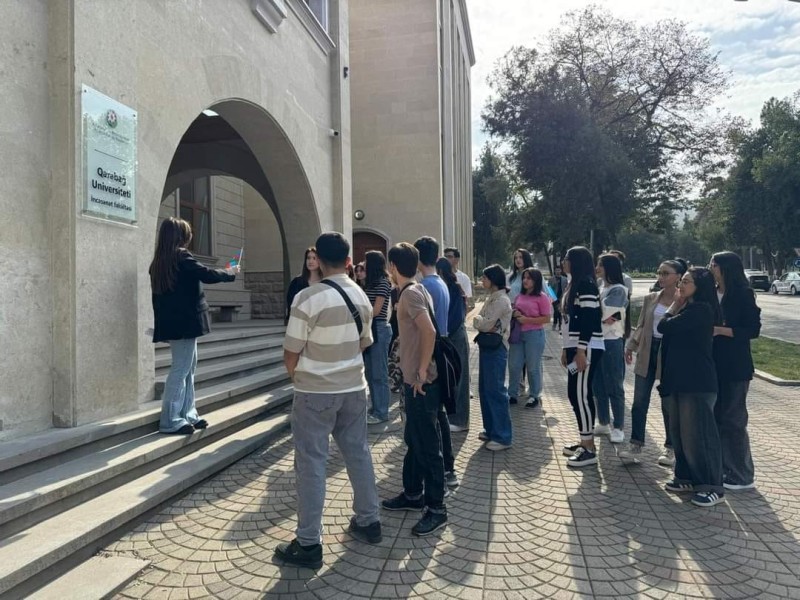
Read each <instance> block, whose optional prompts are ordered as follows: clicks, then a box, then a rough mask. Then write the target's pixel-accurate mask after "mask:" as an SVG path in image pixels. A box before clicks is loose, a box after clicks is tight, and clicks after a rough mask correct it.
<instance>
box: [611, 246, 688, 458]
mask: <svg viewBox="0 0 800 600" xmlns="http://www.w3.org/2000/svg"><path fill="white" fill-rule="evenodd" d="M687 266H688V265H687V264H686V261H684V260H682V259H680V258H676V259H675V260H665V261H664V262H663V263H661V265H660V266H659V267H658V272H657V274H658V284H659V287H660V288H661V291H660V292H652V293H650V294H648V295H647V296H645V298H644V304H643V305H642V312H641V313H639V323H638V324H637V326H636V331H634V332H633V334H631V337H630V339H629V340H628V345H627V348H626V349H625V362H626V363H627V364H629V365H630V364H631V363H632V362H633V354H634V353H636V365H635V366H634V368H633V371H634V373H635V375H636V377H635V379H634V386H633V407H632V408H631V439H630V443H628V444H627V446H626V447H625V448H624V449H623V450H621V451H620V453H619V456H620V458H622V459H626V460H632V461H635V462H636V461H638V459H639V458H640V457H641V455H642V446H644V432H645V426H646V424H647V411H648V409H649V408H650V395H651V393H652V391H653V385H654V384H655V382H656V380H660V379H661V360H660V350H661V334H660V333H659V332H658V329H657V327H658V324H659V323H660V322H661V319H662V318H663V317H664V314H665V313H666V312H667V308H669V306H670V304H672V300H673V298H674V296H675V290H676V289H677V285H678V281H680V279H681V276H682V275H683V274H684V273H685V272H686V268H687ZM661 413H662V415H663V417H664V430H665V431H666V435H665V441H664V452H663V453H662V454H661V456H659V457H658V464H660V465H662V466H665V467H671V466H673V465H674V464H675V454H674V452H673V450H672V442H671V441H670V439H669V415H668V414H667V410H666V405H665V404H664V403H663V402H662V404H661Z"/></svg>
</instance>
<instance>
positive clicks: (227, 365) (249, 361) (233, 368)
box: [156, 350, 283, 385]
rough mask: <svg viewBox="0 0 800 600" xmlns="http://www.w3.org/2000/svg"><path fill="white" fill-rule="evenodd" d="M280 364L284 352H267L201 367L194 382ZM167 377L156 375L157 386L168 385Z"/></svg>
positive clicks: (165, 374) (196, 372)
mask: <svg viewBox="0 0 800 600" xmlns="http://www.w3.org/2000/svg"><path fill="white" fill-rule="evenodd" d="M280 362H283V350H281V351H279V352H278V351H275V352H265V353H263V354H261V355H259V356H254V357H250V358H246V359H242V358H237V359H232V360H229V361H225V362H224V363H219V364H216V365H205V366H204V365H200V366H198V368H197V370H196V371H195V375H194V380H195V383H197V382H198V381H208V380H209V379H217V378H218V377H224V376H226V375H232V374H234V373H238V372H240V371H247V370H250V369H257V368H259V367H266V366H268V365H274V364H276V363H280ZM167 375H168V373H161V374H158V375H156V384H162V385H163V384H164V383H166V380H167Z"/></svg>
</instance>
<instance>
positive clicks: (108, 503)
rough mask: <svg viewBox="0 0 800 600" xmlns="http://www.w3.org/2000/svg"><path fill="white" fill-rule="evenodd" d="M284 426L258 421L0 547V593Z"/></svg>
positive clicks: (281, 419) (278, 419)
mask: <svg viewBox="0 0 800 600" xmlns="http://www.w3.org/2000/svg"><path fill="white" fill-rule="evenodd" d="M288 425H289V416H288V415H276V416H274V417H271V418H269V419H266V420H264V421H259V422H257V423H254V424H253V425H250V426H248V427H246V428H244V429H241V430H240V431H237V432H235V433H233V434H231V435H230V436H228V437H226V438H224V439H222V440H219V441H217V442H213V443H211V444H209V445H208V446H205V447H203V448H201V449H199V450H198V451H197V452H195V453H192V454H189V455H187V456H185V457H183V458H181V459H179V460H177V461H175V462H173V463H170V464H168V465H165V466H164V467H161V468H159V469H156V470H155V471H152V472H150V473H148V474H146V475H144V476H142V477H140V478H138V479H135V480H133V481H131V482H129V483H127V484H125V485H123V486H121V487H119V488H116V489H114V490H111V491H109V492H106V493H105V494H102V495H100V496H98V497H96V498H93V499H92V500H89V501H88V502H84V503H83V504H80V505H78V506H76V507H74V508H71V509H69V510H67V511H64V512H63V513H60V514H58V515H55V516H54V517H52V518H50V519H47V520H46V521H43V522H41V523H39V524H37V525H35V526H33V527H31V528H30V529H28V530H26V531H25V532H23V533H21V534H19V535H18V536H16V539H13V538H12V539H10V540H6V541H5V544H4V545H3V546H1V547H0V594H2V593H5V592H7V591H9V590H11V589H12V588H14V587H16V586H18V585H19V584H21V583H23V582H25V581H27V580H28V579H30V578H31V577H34V576H36V575H37V574H38V573H41V572H42V571H43V570H45V569H47V568H48V567H50V566H52V565H54V564H56V563H57V562H59V561H61V560H63V559H65V558H67V557H68V556H69V555H70V554H72V553H74V552H75V551H77V550H78V549H80V548H84V547H86V546H89V545H90V544H92V543H94V542H96V541H97V540H99V539H101V538H102V537H103V536H104V535H106V534H109V533H111V532H112V531H114V530H116V529H118V528H119V527H121V526H123V525H124V524H126V523H128V522H130V521H131V520H133V519H135V518H136V517H138V516H140V515H142V514H144V513H145V512H147V511H148V510H150V509H152V508H155V507H157V506H158V505H160V504H162V503H163V502H165V501H167V500H169V498H171V497H173V496H175V495H176V494H179V493H180V492H182V491H184V490H186V489H187V488H189V487H191V486H193V485H195V484H196V483H199V482H200V481H202V480H203V479H206V478H207V477H210V476H211V475H213V474H214V473H216V472H218V471H220V470H222V469H223V468H225V467H226V466H228V465H230V464H232V463H233V462H235V461H237V460H239V459H240V458H242V457H243V456H245V455H247V454H249V453H251V452H253V451H254V450H256V449H257V448H259V447H260V446H262V445H263V444H264V443H266V441H268V440H269V439H270V438H271V437H272V436H274V435H277V434H278V433H280V432H281V431H283V430H284V428H286V427H288Z"/></svg>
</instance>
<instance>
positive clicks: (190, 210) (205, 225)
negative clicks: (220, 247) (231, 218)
mask: <svg viewBox="0 0 800 600" xmlns="http://www.w3.org/2000/svg"><path fill="white" fill-rule="evenodd" d="M177 191H178V207H179V208H178V215H179V216H180V218H181V219H183V220H184V221H188V222H189V224H190V225H191V226H192V243H191V244H190V245H189V250H191V251H192V252H194V253H196V254H200V255H201V256H211V178H210V177H200V178H198V179H195V180H194V181H192V182H191V183H185V184H183V185H182V186H180V187H179V188H178V190H177Z"/></svg>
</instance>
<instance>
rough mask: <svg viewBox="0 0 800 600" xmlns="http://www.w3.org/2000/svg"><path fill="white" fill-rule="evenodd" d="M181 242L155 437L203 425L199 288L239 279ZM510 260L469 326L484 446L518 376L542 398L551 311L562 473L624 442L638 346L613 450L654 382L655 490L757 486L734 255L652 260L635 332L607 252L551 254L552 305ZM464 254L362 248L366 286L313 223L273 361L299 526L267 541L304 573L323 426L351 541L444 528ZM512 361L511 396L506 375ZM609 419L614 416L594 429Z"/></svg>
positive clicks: (167, 248)
mask: <svg viewBox="0 0 800 600" xmlns="http://www.w3.org/2000/svg"><path fill="white" fill-rule="evenodd" d="M191 235H192V234H191V227H190V226H189V224H188V223H187V222H185V221H182V220H180V219H175V218H169V219H166V220H165V221H164V222H163V223H162V225H161V228H160V230H159V235H158V242H157V247H156V252H155V256H154V259H153V262H152V264H151V267H150V275H151V283H152V287H153V310H154V317H155V328H154V336H153V341H154V342H158V341H167V342H169V344H170V348H171V352H172V359H173V361H172V366H171V369H170V372H169V375H168V377H167V382H166V385H165V389H164V396H163V400H162V414H161V421H160V430H161V431H162V432H164V433H177V434H191V433H193V432H194V431H195V430H197V429H204V428H206V427H208V426H209V423H208V422H206V420H205V419H202V418H201V417H200V416H199V414H198V413H197V410H196V407H195V402H194V371H195V369H196V365H197V338H198V337H200V336H201V335H204V334H206V333H208V331H209V318H208V305H207V303H206V300H205V296H204V293H203V288H202V283H217V282H221V281H232V280H234V279H235V277H236V274H237V273H238V266H234V267H231V268H228V269H210V268H208V267H205V266H204V265H202V264H201V263H199V262H198V261H197V260H196V259H195V258H194V257H193V256H192V255H191V253H190V252H189V251H188V249H187V248H188V246H189V244H190V242H191ZM515 254H516V256H515V261H514V269H512V273H511V275H510V276H507V274H506V272H505V271H504V269H503V268H502V267H500V266H499V265H491V266H489V267H487V268H486V269H484V270H483V273H482V278H481V284H482V286H483V287H484V288H485V290H486V291H487V292H488V297H487V298H486V301H485V302H484V304H483V306H482V308H481V310H480V312H479V314H478V315H476V316H475V317H474V319H473V323H472V325H473V327H474V328H475V329H476V330H477V331H478V332H479V333H478V336H477V337H476V338H475V341H476V342H477V343H478V346H479V385H478V388H479V396H480V408H481V417H482V424H483V429H482V431H481V432H480V433H479V436H478V437H479V438H480V439H482V440H483V441H484V442H485V444H484V448H485V449H486V450H489V451H501V450H506V449H508V448H510V447H511V445H512V424H511V418H510V411H509V404H510V403H511V402H513V401H514V399H515V398H516V397H517V396H521V395H522V394H521V393H520V386H521V385H522V373H523V369H526V370H527V379H528V382H529V394H528V403H527V404H526V406H531V407H535V406H537V405H538V403H539V402H540V401H541V394H542V372H541V358H542V353H543V350H544V346H545V340H544V337H545V332H544V329H545V326H546V324H547V323H549V322H550V319H551V318H552V319H553V325H554V328H555V327H559V328H561V329H562V337H563V349H562V354H561V363H562V365H563V366H564V367H565V368H567V370H568V384H567V395H568V398H569V401H570V403H571V405H572V407H573V410H574V412H575V416H576V420H577V423H578V435H579V438H580V441H579V443H577V444H574V445H567V446H565V447H564V454H565V455H566V456H567V457H568V459H567V464H568V466H569V467H573V468H577V467H585V466H588V465H592V464H596V463H597V453H596V449H595V436H596V435H599V434H601V433H607V434H608V435H609V436H610V437H611V441H622V440H620V439H618V436H617V437H615V436H614V435H613V434H614V432H615V431H619V432H620V434H621V432H622V428H623V425H624V395H623V391H622V390H623V387H622V378H623V377H624V372H625V363H626V362H627V363H628V364H631V363H632V362H633V355H634V354H636V363H635V367H634V370H635V374H636V379H635V387H634V402H633V409H632V416H633V427H632V433H631V440H630V443H629V444H628V446H627V447H626V448H625V449H624V450H623V451H621V452H620V453H619V454H620V456H621V457H622V458H624V459H629V460H638V459H639V457H640V455H641V448H642V446H643V445H644V432H645V423H646V416H647V410H648V407H649V403H650V394H651V391H652V388H653V386H654V385H655V382H656V381H659V386H658V391H659V393H660V395H661V398H662V400H661V402H662V413H663V415H664V424H665V430H666V442H665V448H666V451H665V454H664V455H662V457H660V458H659V461H660V462H661V463H662V464H664V463H666V464H671V463H672V457H673V456H674V468H675V477H674V479H673V480H672V481H670V482H669V483H668V484H667V485H666V489H667V490H668V491H671V492H676V493H683V492H693V493H694V496H693V498H692V502H693V503H694V504H697V505H699V506H713V505H714V504H717V503H718V502H720V501H721V500H722V498H723V495H724V490H725V489H726V488H727V489H747V488H750V487H752V486H753V485H754V473H753V463H752V458H751V456H750V448H749V439H748V436H747V428H746V427H747V409H746V397H747V392H748V387H749V382H750V380H751V379H752V375H753V362H752V357H751V355H750V340H751V339H752V338H754V337H757V336H758V334H759V331H760V316H759V315H760V310H759V309H758V307H757V306H756V303H755V298H754V294H753V292H752V290H751V289H750V288H749V285H748V282H747V279H746V278H745V276H744V271H743V268H742V263H741V260H740V259H739V257H738V256H737V255H735V254H733V253H731V252H721V253H717V254H715V255H714V256H713V257H712V260H711V262H710V264H709V266H708V268H700V267H693V268H687V265H686V263H685V262H684V261H681V260H680V259H676V260H667V261H664V262H663V263H662V264H661V266H660V267H659V271H658V278H659V287H660V291H658V292H653V293H651V294H650V295H648V296H647V297H646V298H645V302H644V306H643V309H642V312H641V314H640V317H639V322H638V326H637V328H636V330H635V332H634V333H633V334H632V335H630V336H629V337H628V336H627V327H626V326H625V323H626V321H627V319H626V316H627V308H628V303H629V300H630V293H629V292H628V289H626V288H627V286H626V285H625V283H626V280H625V275H624V274H623V273H622V264H621V261H620V259H619V257H618V256H617V255H615V254H612V253H606V254H603V255H601V256H600V257H599V259H598V261H597V263H596V264H595V262H594V261H593V258H592V255H591V253H590V252H589V250H587V249H586V248H583V247H573V248H571V249H570V250H569V251H568V252H567V254H566V255H565V257H564V259H563V261H562V265H561V267H562V268H563V273H564V275H565V276H566V277H565V280H561V279H559V278H560V277H561V276H560V275H559V274H556V276H555V278H554V279H555V281H554V280H551V281H550V286H551V287H552V288H553V289H557V290H558V291H559V292H562V293H561V294H560V298H559V299H558V300H557V301H556V302H555V303H551V300H552V298H551V296H549V295H548V294H547V293H546V292H545V291H544V290H543V287H544V282H543V277H542V274H541V272H540V271H539V270H538V269H535V268H534V267H533V266H532V264H531V262H530V255H528V256H527V257H526V256H525V254H524V253H523V252H521V251H518V252H517V253H515ZM458 258H459V254H458V250H457V249H455V248H446V249H445V256H444V257H440V256H439V244H438V242H437V241H436V240H435V239H433V238H430V237H427V236H426V237H422V238H419V239H418V240H417V241H416V242H415V243H414V244H413V245H412V244H408V243H400V244H397V245H395V246H393V247H392V248H391V249H390V250H389V252H388V255H387V257H385V258H384V256H383V254H382V253H380V252H369V253H367V257H366V260H365V264H364V266H365V272H366V278H365V285H364V289H362V287H361V286H360V285H359V284H358V283H357V282H356V281H355V279H354V278H353V277H352V276H351V275H349V274H348V271H349V268H348V267H350V266H351V265H352V263H351V261H350V244H349V242H348V241H347V240H346V239H345V238H344V236H342V235H341V234H340V233H336V232H330V233H324V234H322V235H321V236H320V237H319V238H318V239H317V241H316V244H315V246H314V247H312V248H309V249H308V250H307V251H306V254H305V257H304V259H305V260H304V264H303V274H302V275H301V276H300V277H298V278H296V279H295V280H293V281H292V282H291V285H290V287H289V294H290V296H291V303H290V307H289V314H288V316H287V329H286V336H285V340H284V364H285V366H286V369H287V372H288V374H289V376H290V377H291V379H292V382H293V384H294V402H293V407H292V423H293V437H294V444H295V470H296V480H297V492H298V493H297V496H298V525H297V537H296V538H295V539H294V540H293V541H292V542H290V543H284V544H280V545H279V546H278V547H277V548H276V550H275V553H276V555H277V556H278V557H279V558H281V559H283V560H284V561H286V562H288V563H290V564H294V565H298V566H307V567H313V568H317V567H319V566H321V564H322V545H321V539H322V538H321V523H322V512H323V506H324V501H325V479H326V462H327V457H328V444H329V437H330V436H331V435H332V436H333V438H334V440H335V441H336V443H337V445H338V447H339V449H340V451H341V453H342V456H343V458H344V460H345V463H346V467H347V473H348V476H349V478H350V481H351V484H352V486H353V490H354V503H353V509H354V513H355V514H354V516H353V517H352V519H351V521H350V524H349V527H348V531H349V533H350V534H351V535H352V536H353V537H355V538H357V539H359V540H362V541H364V542H367V543H378V542H379V541H380V540H381V539H382V534H381V522H380V515H379V509H380V507H382V508H383V509H384V510H399V511H420V510H421V511H422V515H421V518H420V519H419V521H418V522H417V523H416V524H415V525H414V526H413V527H412V529H411V531H412V533H413V534H414V535H416V536H424V535H429V534H431V533H434V532H436V531H438V530H439V529H441V528H442V527H444V526H445V525H446V524H447V518H448V517H447V508H446V505H445V498H446V497H447V495H448V494H449V490H450V489H453V488H455V487H457V486H458V485H459V480H458V476H457V474H456V471H455V460H454V456H453V449H452V440H451V433H454V432H460V431H466V430H467V429H468V428H469V403H470V393H469V342H468V340H467V336H466V326H465V322H464V321H465V317H466V312H467V294H468V293H471V288H470V287H469V286H468V285H467V286H466V287H467V290H468V291H467V290H465V287H464V286H463V285H462V282H463V281H464V279H466V280H467V281H466V283H467V284H468V283H469V279H468V278H466V276H464V275H463V273H462V274H461V275H462V277H459V275H458V274H459V273H460V271H459V270H458ZM387 259H388V260H387ZM598 280H599V286H598ZM509 290H510V291H509ZM393 295H394V299H393V298H392V296H393ZM556 312H557V313H559V314H558V316H556ZM392 315H393V316H394V318H395V320H396V325H397V329H396V341H397V345H396V348H397V362H398V365H399V368H400V371H401V374H402V382H403V385H402V393H403V411H404V414H405V430H404V441H405V443H406V446H407V448H406V454H405V457H404V460H403V473H402V487H403V489H402V492H400V494H399V495H397V496H396V497H394V498H389V499H386V500H383V501H382V502H379V499H378V492H377V486H376V479H375V472H374V467H373V463H372V457H371V454H370V449H369V444H368V441H367V423H368V412H367V389H369V396H370V399H371V409H370V413H371V414H370V415H369V419H370V420H369V422H370V423H381V422H383V421H384V420H385V419H387V418H388V411H389V402H390V400H389V399H390V393H389V382H388V381H389V378H388V375H387V374H388V364H387V363H388V354H389V348H390V346H391V343H392V337H393V333H392V327H391V325H390V324H389V321H390V319H391V317H392ZM562 322H563V325H565V326H562ZM512 323H513V325H512ZM514 330H516V331H514ZM512 331H514V334H513V335H512ZM440 337H449V338H450V341H451V342H452V343H453V345H454V346H455V347H456V349H457V351H458V354H459V357H460V360H461V363H462V366H463V368H462V369H461V379H460V380H459V382H458V385H457V399H456V401H455V403H454V404H455V406H454V408H455V410H454V412H453V413H452V414H451V415H449V416H448V414H447V413H446V411H445V408H444V405H443V398H442V390H441V389H440V385H439V384H440V381H439V378H438V373H437V364H436V361H435V360H434V347H435V345H436V343H437V338H440ZM626 337H628V342H627V348H625V347H624V346H623V344H624V340H625V338H626ZM507 370H508V371H509V379H510V383H511V387H510V390H511V393H512V395H509V388H506V386H505V380H506V371H507ZM365 374H366V377H365ZM609 406H610V409H611V410H610V411H609ZM612 412H613V423H612V424H611V425H613V426H612V427H609V428H608V429H604V425H606V426H608V425H609V420H610V419H611V413H612ZM598 415H599V425H598V426H595V420H596V417H597V416H598ZM604 418H605V421H604ZM622 435H623V436H624V434H622Z"/></svg>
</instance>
